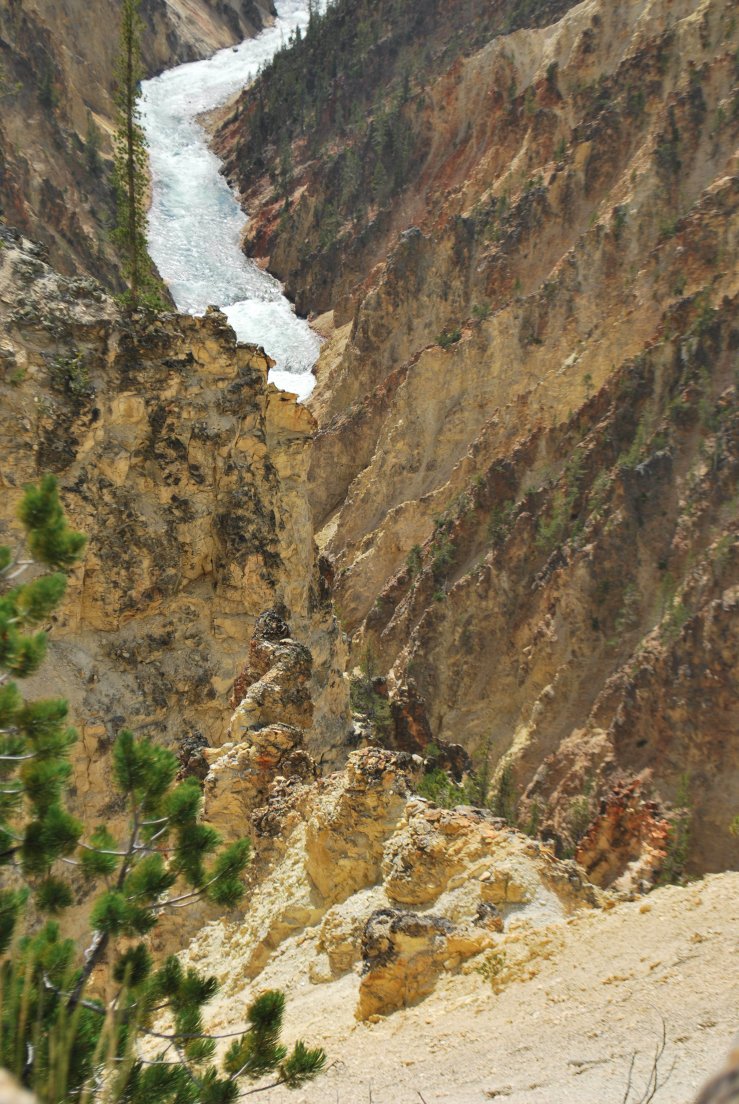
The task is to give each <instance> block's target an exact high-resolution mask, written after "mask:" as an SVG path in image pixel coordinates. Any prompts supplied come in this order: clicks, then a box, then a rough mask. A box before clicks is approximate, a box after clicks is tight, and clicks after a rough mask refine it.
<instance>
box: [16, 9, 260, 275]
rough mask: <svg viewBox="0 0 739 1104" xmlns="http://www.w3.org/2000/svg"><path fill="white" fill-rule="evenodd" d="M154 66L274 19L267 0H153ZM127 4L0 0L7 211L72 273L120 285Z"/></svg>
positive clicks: (150, 56) (148, 50) (147, 38)
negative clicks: (119, 127) (116, 146)
mask: <svg viewBox="0 0 739 1104" xmlns="http://www.w3.org/2000/svg"><path fill="white" fill-rule="evenodd" d="M141 13H142V18H143V32H142V38H141V45H142V61H143V65H144V68H145V71H146V73H147V75H152V74H153V73H156V72H159V71H161V70H162V69H165V68H167V67H168V66H171V65H175V64H177V63H178V62H182V61H191V60H193V59H195V58H200V57H207V56H209V55H210V54H211V53H213V52H214V51H215V50H217V49H219V48H220V47H223V46H228V45H230V44H231V43H233V42H239V41H241V40H242V39H243V38H246V37H248V36H249V35H252V34H254V33H255V32H256V31H257V30H259V29H260V28H261V27H262V26H263V25H264V24H265V22H267V21H269V20H270V19H271V17H272V15H273V13H274V9H273V7H272V4H271V3H270V2H269V0H196V2H195V3H192V2H191V0H167V2H165V0H146V2H145V3H144V4H142V9H141ZM119 16H120V10H119V5H118V4H117V3H115V2H114V0H94V2H88V0H83V2H79V0H65V2H64V3H55V4H47V3H42V2H36V0H32V2H30V3H27V2H25V0H24V2H23V3H19V2H18V0H10V2H9V3H4V4H3V5H2V7H0V217H4V218H5V220H6V222H7V223H8V224H9V225H11V226H15V227H17V228H18V229H20V230H21V231H23V232H24V233H27V234H30V235H31V236H32V237H33V238H34V239H37V240H40V241H43V242H44V243H45V244H46V246H47V248H48V249H49V254H50V258H51V260H52V262H53V263H54V265H56V267H57V268H59V269H60V271H63V272H66V273H67V274H81V275H92V276H96V277H98V278H100V279H103V280H104V281H105V282H106V283H107V284H108V285H109V286H114V287H116V288H117V287H118V284H117V280H118V275H117V273H118V266H117V261H116V257H115V253H114V250H113V249H112V246H111V243H110V240H109V231H110V227H111V225H112V220H113V207H112V204H113V197H112V191H111V185H110V181H109V179H108V157H109V156H110V154H111V142H110V136H111V132H112V126H113V123H112V120H113V105H112V100H111V93H112V90H113V86H114V80H115V76H114V70H115V62H116V57H117V53H118V24H119Z"/></svg>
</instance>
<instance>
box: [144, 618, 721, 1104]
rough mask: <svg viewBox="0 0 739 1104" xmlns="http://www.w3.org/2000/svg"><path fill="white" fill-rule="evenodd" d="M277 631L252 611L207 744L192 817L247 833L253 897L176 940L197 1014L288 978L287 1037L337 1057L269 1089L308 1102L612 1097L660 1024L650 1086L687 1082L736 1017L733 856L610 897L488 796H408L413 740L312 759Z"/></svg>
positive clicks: (295, 653)
mask: <svg viewBox="0 0 739 1104" xmlns="http://www.w3.org/2000/svg"><path fill="white" fill-rule="evenodd" d="M283 633H284V626H281V625H279V624H278V623H277V621H276V620H275V618H273V617H269V618H264V619H262V620H261V622H260V624H259V625H258V627H257V631H256V633H255V637H254V640H253V641H252V646H251V648H250V668H249V672H248V675H247V676H246V677H245V679H244V681H243V682H242V683H241V684H240V688H239V692H238V694H236V695H235V701H236V702H238V699H239V698H240V697H241V696H242V695H245V697H244V698H243V700H242V701H241V702H239V703H238V704H237V708H236V711H235V713H234V715H233V718H232V722H231V728H230V733H229V742H228V743H227V744H226V745H224V746H223V747H221V748H214V749H212V750H210V751H208V752H207V753H206V754H207V758H208V760H209V762H210V772H209V774H208V776H207V777H206V781H205V794H206V815H207V816H208V817H209V819H210V820H211V822H212V823H214V824H216V825H217V826H218V827H219V828H221V829H222V830H224V831H226V832H227V833H228V832H229V831H233V830H234V828H235V827H236V828H238V829H241V830H243V827H244V826H245V825H246V826H248V829H249V831H250V834H251V836H252V839H253V841H254V863H253V865H252V867H251V868H250V871H249V878H250V882H249V895H248V896H249V906H248V908H247V909H246V911H245V912H244V913H243V914H236V915H233V916H231V917H228V918H226V919H225V920H224V919H212V920H211V921H210V922H209V923H207V924H205V925H204V926H203V927H202V929H201V930H200V932H199V933H198V934H197V935H195V937H194V939H193V940H192V942H191V943H190V945H189V947H188V948H187V949H186V950H185V952H184V953H183V955H182V958H183V961H184V962H185V963H191V964H193V965H196V966H197V968H198V969H201V970H203V969H204V970H207V971H208V972H210V973H212V974H213V975H214V976H215V977H216V978H218V980H219V982H220V984H221V990H220V992H219V994H218V996H217V998H216V1000H215V1001H214V1002H213V1005H212V1007H211V1008H210V1010H209V1012H208V1026H209V1028H210V1029H211V1030H213V1031H216V1032H218V1033H228V1032H232V1031H238V1030H239V1029H240V1028H241V1027H242V1025H243V1016H244V1010H245V1008H246V1007H247V1005H248V1003H249V1000H250V999H251V998H252V996H253V995H254V994H256V993H258V992H262V991H263V990H264V989H265V988H267V987H273V986H278V987H280V988H282V989H285V990H286V992H287V995H288V1019H287V1030H288V1036H289V1037H290V1038H295V1037H303V1038H309V1039H320V1040H321V1042H322V1043H323V1045H324V1046H325V1047H326V1049H327V1051H328V1054H329V1059H330V1065H329V1069H328V1071H327V1072H326V1073H325V1075H323V1076H322V1077H321V1078H320V1079H319V1080H318V1081H317V1082H316V1083H315V1085H311V1086H307V1087H305V1088H304V1089H302V1090H299V1092H297V1093H292V1092H291V1093H289V1094H286V1093H283V1092H282V1091H281V1090H280V1089H279V1087H277V1088H276V1089H273V1090H272V1092H271V1094H270V1095H271V1096H274V1098H275V1099H277V1100H283V1099H284V1100H287V1099H291V1100H295V1099H297V1100H299V1101H302V1102H303V1104H308V1102H312V1101H316V1102H318V1101H326V1100H333V1099H338V1100H340V1101H354V1100H362V1099H369V1097H370V1096H371V1098H372V1099H373V1100H375V1101H377V1102H378V1104H400V1102H403V1101H408V1102H409V1104H410V1101H411V1100H413V1099H418V1098H419V1096H420V1097H421V1098H422V1099H423V1100H424V1101H427V1102H428V1104H432V1102H436V1104H442V1102H447V1104H473V1102H478V1101H480V1100H482V1099H488V1098H490V1099H492V1098H493V1097H495V1098H498V1097H501V1098H506V1099H511V1100H513V1101H517V1102H520V1104H533V1102H535V1101H541V1102H542V1104H564V1102H565V1101H567V1102H568V1104H570V1102H580V1101H581V1102H582V1104H592V1101H594V1100H604V1101H610V1100H613V1101H617V1100H618V1101H622V1100H624V1099H625V1094H626V1093H627V1086H628V1084H629V1076H630V1071H631V1085H632V1090H633V1095H632V1096H631V1097H630V1098H631V1099H639V1097H640V1094H641V1093H642V1092H643V1089H644V1086H645V1085H646V1084H647V1082H648V1080H649V1077H650V1070H651V1069H652V1064H653V1062H654V1056H655V1052H657V1053H659V1044H660V1039H661V1037H662V1034H663V1032H664V1048H663V1052H662V1053H661V1055H660V1057H659V1060H658V1065H657V1072H658V1080H659V1082H660V1085H661V1086H662V1085H663V1082H664V1085H663V1087H661V1088H660V1098H661V1099H663V1100H665V1101H668V1102H673V1104H685V1102H687V1101H688V1100H691V1099H692V1098H693V1092H694V1091H695V1090H696V1089H697V1088H698V1086H699V1085H700V1084H701V1082H702V1081H703V1080H704V1079H705V1077H706V1076H707V1075H708V1074H710V1073H712V1072H713V1071H714V1070H715V1069H717V1068H718V1067H719V1066H720V1064H721V1061H722V1059H723V1056H724V1053H725V1052H726V1050H727V1049H728V1043H729V1040H730V1036H731V1032H732V1031H733V1028H734V1026H735V1025H734V1022H733V1014H734V1008H735V1005H736V996H737V985H736V978H735V971H734V970H733V969H732V964H733V955H734V954H735V946H734V944H735V929H736V924H737V920H738V919H739V917H737V915H736V906H737V889H738V888H739V884H738V883H739V875H736V874H724V875H718V876H713V877H709V878H707V879H705V880H704V881H702V882H701V883H694V884H692V885H691V886H689V887H685V888H678V887H669V888H666V889H659V890H657V891H655V893H654V894H653V895H652V896H650V897H649V898H648V899H647V900H640V899H637V900H631V901H629V900H624V899H623V895H622V896H621V898H619V897H617V896H615V895H612V894H608V893H603V892H602V891H598V890H596V889H595V888H594V887H593V886H592V885H589V884H588V883H587V881H585V879H584V878H583V874H582V871H581V869H580V868H578V867H577V866H576V865H575V864H574V863H572V862H560V861H558V860H557V859H556V858H555V857H554V855H553V854H552V852H551V850H550V849H548V848H545V847H542V846H541V845H540V844H538V843H536V842H534V841H532V840H531V839H529V838H528V837H527V836H525V835H523V834H521V833H519V832H516V831H514V830H512V829H511V828H510V827H508V826H507V825H506V824H505V823H504V822H503V821H501V820H499V819H496V818H494V817H492V816H491V815H490V814H489V813H485V812H482V811H481V810H478V809H471V808H460V809H454V810H442V809H438V808H435V807H434V806H433V805H430V804H429V803H428V802H427V801H424V800H422V799H420V798H418V797H416V796H414V795H413V793H412V790H413V788H414V785H415V782H416V780H417V778H418V775H419V772H420V771H421V770H422V763H421V760H420V759H419V758H418V757H415V758H414V757H411V756H409V755H404V754H402V753H401V754H398V753H393V752H389V751H385V750H382V749H379V748H373V749H366V750H363V751H357V752H354V753H352V755H351V756H350V758H349V762H348V764H347V766H346V769H345V770H343V771H341V772H338V773H335V774H332V775H329V776H328V777H324V778H319V779H316V776H315V775H316V771H315V764H314V763H312V761H311V758H310V755H308V754H307V753H306V750H305V748H306V746H307V745H309V744H310V733H309V731H307V729H306V726H309V724H310V722H309V720H308V717H307V714H306V712H305V704H306V699H303V704H302V705H301V706H300V708H299V709H296V705H297V699H296V695H295V688H296V680H295V661H296V659H297V658H298V657H299V647H298V646H297V645H296V644H295V643H294V642H291V641H288V640H286V639H285V638H284V636H282V635H281V634H283ZM277 636H281V639H280V640H279V641H278V640H277V639H276V637H277ZM288 655H290V656H291V657H292V658H291V659H290V660H289V661H288ZM247 718H248V721H249V722H250V724H249V727H245V725H244V721H245V720H246V719H247ZM259 721H261V722H262V724H261V725H259V724H258V722H259ZM170 939H171V933H169V932H166V931H165V932H164V933H162V937H161V940H160V944H159V945H160V946H166V945H168V943H169V940H170ZM224 1045H225V1044H224ZM670 1070H672V1073H671V1075H670ZM668 1075H669V1076H668Z"/></svg>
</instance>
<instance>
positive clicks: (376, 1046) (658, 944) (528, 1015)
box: [200, 874, 739, 1104]
mask: <svg viewBox="0 0 739 1104" xmlns="http://www.w3.org/2000/svg"><path fill="white" fill-rule="evenodd" d="M548 931H549V933H550V934H551V941H550V943H549V946H548V949H546V950H545V952H544V956H542V955H541V954H537V955H536V956H535V957H534V959H533V960H532V961H531V962H529V963H528V964H527V966H526V968H525V969H524V971H523V972H524V973H528V974H529V975H533V976H528V977H524V978H522V980H516V981H513V982H512V983H510V984H509V985H508V986H507V988H505V989H504V990H503V991H502V992H501V993H499V994H495V993H494V992H493V991H492V989H491V987H490V985H489V984H488V983H487V982H485V981H484V980H483V979H482V978H481V977H480V976H479V974H477V973H472V972H471V973H469V974H466V975H456V976H446V977H444V978H443V979H442V980H441V981H440V983H439V984H438V986H437V988H436V990H435V992H434V993H433V994H432V996H431V997H429V998H428V999H427V1000H426V1001H424V1002H423V1003H422V1004H420V1005H417V1006H416V1007H414V1008H409V1009H406V1010H404V1011H401V1012H397V1013H395V1014H394V1015H392V1016H389V1017H387V1018H386V1019H383V1020H381V1021H380V1022H378V1023H375V1024H359V1023H357V1022H356V1021H355V1019H354V1009H355V1007H356V994H357V987H358V983H359V979H358V977H357V976H356V975H355V974H349V975H345V976H344V977H343V978H341V979H339V980H338V981H334V982H330V983H327V984H318V985H314V984H311V982H310V981H309V979H308V975H307V970H308V964H309V962H310V960H311V958H312V957H313V954H312V951H313V948H312V946H311V943H312V939H313V936H312V935H311V934H310V933H308V932H305V933H303V935H302V936H298V937H297V938H296V939H292V940H287V941H286V942H285V943H283V944H281V945H280V947H279V948H278V950H277V951H276V952H275V954H274V955H273V958H272V960H271V961H270V963H269V964H268V965H267V967H266V969H265V970H264V971H263V972H262V974H261V975H260V976H259V979H258V987H259V989H262V988H267V987H271V986H280V987H282V988H284V989H285V990H286V991H287V993H288V995H289V1002H288V1021H287V1036H288V1037H290V1038H294V1037H295V1036H296V1035H300V1036H302V1037H304V1038H305V1039H306V1041H308V1042H311V1043H318V1042H320V1043H322V1045H323V1046H324V1047H325V1048H326V1050H327V1051H328V1054H329V1058H330V1061H331V1062H332V1063H333V1065H332V1067H331V1068H330V1069H329V1071H328V1072H327V1073H326V1074H324V1075H323V1076H322V1077H321V1078H320V1079H319V1080H318V1081H317V1082H315V1083H314V1084H313V1085H311V1086H307V1087H305V1088H303V1089H300V1090H297V1091H294V1092H290V1093H288V1092H286V1091H285V1090H272V1091H270V1092H269V1093H268V1094H266V1095H267V1097H268V1099H269V1100H270V1101H271V1102H276V1104H279V1102H283V1101H288V1100H289V1101H292V1104H319V1102H320V1104H363V1102H366V1104H419V1101H425V1104H482V1102H484V1101H488V1100H501V1101H505V1104H623V1102H624V1100H625V1093H626V1088H627V1083H628V1076H629V1067H630V1064H631V1060H632V1056H633V1055H634V1054H636V1061H635V1064H634V1071H633V1077H632V1081H633V1085H634V1090H633V1091H632V1093H631V1094H630V1096H629V1098H628V1100H629V1102H630V1104H636V1102H638V1101H640V1100H641V1099H642V1094H643V1091H644V1087H645V1085H646V1083H647V1078H648V1075H649V1070H650V1068H651V1066H652V1062H653V1058H654V1053H655V1047H656V1046H657V1044H658V1043H659V1040H660V1037H661V1035H662V1029H663V1021H664V1024H665V1028H666V1036H667V1045H666V1049H665V1052H664V1055H663V1057H662V1058H661V1060H660V1063H659V1073H660V1080H662V1078H664V1077H667V1076H668V1074H669V1078H668V1080H667V1083H666V1084H665V1085H664V1087H662V1088H660V1090H659V1091H658V1093H657V1094H656V1095H655V1096H654V1100H655V1101H657V1104H688V1102H690V1101H691V1100H692V1099H693V1096H694V1094H695V1091H696V1089H698V1088H699V1087H700V1086H701V1085H702V1084H703V1083H704V1081H705V1080H706V1078H707V1077H708V1076H709V1075H711V1074H712V1073H714V1072H715V1071H717V1070H718V1069H719V1068H720V1067H721V1066H722V1064H723V1061H724V1059H725V1056H726V1053H727V1051H728V1050H729V1048H730V1045H731V1042H732V1038H733V1036H734V1034H735V1032H736V1031H737V1029H738V1028H739V1018H738V1017H737V1012H738V1011H739V954H738V953H737V952H738V951H739V874H721V875H714V876H711V877H708V878H706V879H705V880H704V881H702V882H697V883H694V884H693V885H692V886H690V887H688V888H678V887H672V886H671V887H667V888H664V889H660V890H657V891H655V892H654V893H653V894H652V895H651V896H649V897H647V898H643V899H640V900H639V901H636V902H630V903H625V904H621V905H619V906H617V907H616V908H614V909H612V910H610V911H607V912H599V911H596V912H584V913H580V914H579V915H577V916H575V917H573V918H571V919H570V920H569V921H567V922H566V923H562V924H559V925H556V926H555V927H552V928H550V929H548ZM547 955H548V957H546V956H547ZM200 965H201V966H205V963H201V964H200ZM237 968H238V964H237V963H231V964H230V969H232V970H233V969H237ZM232 976H233V975H232ZM248 997H249V993H248V992H247V991H244V998H245V999H248ZM243 1007H244V1005H243V1004H242V1003H241V1001H240V1000H234V999H233V998H229V999H228V1000H226V999H225V998H224V999H223V1000H222V1003H221V1004H220V1005H217V1006H215V1007H214V1008H213V1013H214V1016H213V1019H212V1021H211V1023H210V1027H211V1029H214V1028H219V1029H221V1030H225V1029H227V1028H228V1027H232V1028H233V1027H239V1026H240V1025H241V1023H243V1019H242V1017H243V1011H242V1009H243ZM673 1067H674V1068H673ZM671 1069H672V1073H671V1074H670V1070H671ZM650 1099H651V1098H650Z"/></svg>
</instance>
